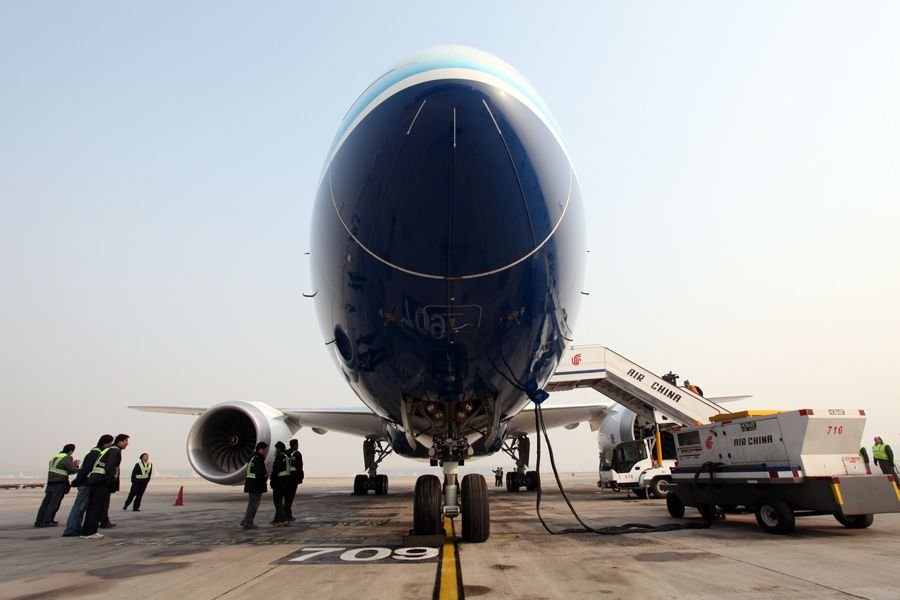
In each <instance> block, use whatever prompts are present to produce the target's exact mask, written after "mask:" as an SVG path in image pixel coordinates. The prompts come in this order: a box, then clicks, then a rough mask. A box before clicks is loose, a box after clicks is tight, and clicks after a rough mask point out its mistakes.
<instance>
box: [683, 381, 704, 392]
mask: <svg viewBox="0 0 900 600" xmlns="http://www.w3.org/2000/svg"><path fill="white" fill-rule="evenodd" d="M684 387H686V388H687V389H688V390H690V391H692V392H694V393H695V394H697V395H698V396H703V390H702V389H701V388H700V386H699V385H694V384H692V383H691V382H690V381H688V380H687V379H685V380H684Z"/></svg>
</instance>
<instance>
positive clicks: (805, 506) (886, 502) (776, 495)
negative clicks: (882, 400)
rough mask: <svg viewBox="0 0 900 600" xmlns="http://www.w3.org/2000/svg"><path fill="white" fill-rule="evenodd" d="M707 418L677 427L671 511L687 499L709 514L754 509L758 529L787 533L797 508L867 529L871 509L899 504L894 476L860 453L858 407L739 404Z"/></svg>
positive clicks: (862, 419) (895, 508)
mask: <svg viewBox="0 0 900 600" xmlns="http://www.w3.org/2000/svg"><path fill="white" fill-rule="evenodd" d="M711 421H712V422H711V423H709V424H707V425H699V426H690V427H683V428H681V429H680V430H678V431H676V433H675V440H676V444H677V456H678V465H677V467H675V468H673V469H672V481H673V485H672V487H671V488H670V490H669V495H668V497H667V498H666V505H667V508H668V510H669V514H671V515H672V516H673V517H678V518H680V517H682V516H683V515H684V510H685V507H686V506H690V507H694V508H696V509H697V510H698V511H699V512H700V514H701V515H703V516H704V517H705V518H707V519H710V520H711V519H713V518H715V516H717V514H718V513H727V512H753V513H754V514H755V515H756V521H757V523H758V524H759V526H760V528H761V529H762V530H763V531H766V532H768V533H775V534H786V533H789V532H791V531H792V530H793V529H794V525H795V518H796V517H801V516H808V515H829V514H830V515H834V518H835V519H837V521H838V522H839V523H841V525H844V526H845V527H848V528H851V529H865V528H866V527H869V526H870V525H871V524H872V522H873V520H874V517H873V515H875V514H876V513H892V512H900V488H898V485H897V482H896V481H895V480H894V477H893V476H892V475H881V474H877V475H875V474H872V472H871V469H870V468H869V467H868V466H867V465H866V464H865V463H864V462H863V460H862V459H861V458H860V456H859V454H858V451H859V447H860V442H861V440H862V434H863V429H864V428H865V424H866V416H865V411H863V410H847V409H831V410H822V409H815V410H810V409H804V410H792V411H784V412H777V411H743V412H738V413H731V414H721V415H717V416H714V417H712V419H711Z"/></svg>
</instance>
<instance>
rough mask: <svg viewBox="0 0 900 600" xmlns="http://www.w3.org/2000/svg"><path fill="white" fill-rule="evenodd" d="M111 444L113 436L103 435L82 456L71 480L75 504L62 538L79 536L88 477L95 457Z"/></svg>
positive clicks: (85, 502) (88, 495)
mask: <svg viewBox="0 0 900 600" xmlns="http://www.w3.org/2000/svg"><path fill="white" fill-rule="evenodd" d="M112 443H113V436H111V435H109V434H108V433H105V434H103V435H101V436H100V439H99V440H97V445H96V446H94V447H93V448H91V450H90V452H88V453H87V454H85V455H84V460H82V461H81V467H79V469H78V474H77V475H75V479H73V480H72V487H73V488H76V489H77V490H78V493H77V494H76V495H75V502H74V503H73V504H72V508H71V510H69V518H68V519H67V520H66V530H65V531H64V532H63V537H75V536H79V535H81V523H82V521H84V513H85V510H86V509H87V503H88V498H89V497H90V488H89V487H88V486H87V478H88V475H90V474H91V470H92V469H93V468H94V463H95V462H96V461H97V457H98V456H100V453H101V452H102V451H103V450H105V449H106V448H109V447H110V446H111V445H112Z"/></svg>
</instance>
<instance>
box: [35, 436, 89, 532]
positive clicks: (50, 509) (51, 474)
mask: <svg viewBox="0 0 900 600" xmlns="http://www.w3.org/2000/svg"><path fill="white" fill-rule="evenodd" d="M73 452H75V444H66V445H65V446H63V449H62V451H61V452H59V453H57V454H55V455H54V456H53V458H51V459H50V466H49V468H48V470H47V485H46V486H44V500H43V501H42V502H41V507H40V508H39V509H38V513H37V517H36V518H35V520H34V526H35V527H56V526H57V525H59V523H57V522H56V511H58V510H59V505H60V503H61V502H62V499H63V496H65V495H66V494H68V493H69V488H70V487H71V486H70V485H69V475H71V474H73V473H77V472H78V465H79V462H78V461H77V460H73V459H72V453H73Z"/></svg>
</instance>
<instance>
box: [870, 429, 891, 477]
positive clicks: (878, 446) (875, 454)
mask: <svg viewBox="0 0 900 600" xmlns="http://www.w3.org/2000/svg"><path fill="white" fill-rule="evenodd" d="M872 460H874V461H875V464H876V465H878V466H879V467H881V472H882V473H884V474H885V475H894V474H895V473H894V451H893V450H891V447H890V446H888V445H887V444H885V443H884V440H882V439H881V436H878V435H876V436H875V443H874V444H873V445H872Z"/></svg>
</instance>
